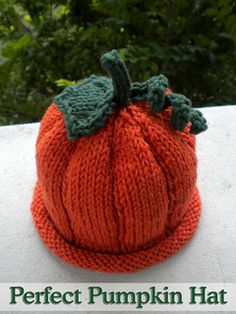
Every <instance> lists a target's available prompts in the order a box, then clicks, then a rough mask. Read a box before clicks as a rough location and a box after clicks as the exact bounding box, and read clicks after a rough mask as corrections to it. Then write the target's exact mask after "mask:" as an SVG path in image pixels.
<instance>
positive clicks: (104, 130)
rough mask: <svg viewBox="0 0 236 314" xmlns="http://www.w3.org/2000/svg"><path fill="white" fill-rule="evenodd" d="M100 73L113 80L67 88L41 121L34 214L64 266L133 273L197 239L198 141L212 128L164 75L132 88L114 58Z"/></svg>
mask: <svg viewBox="0 0 236 314" xmlns="http://www.w3.org/2000/svg"><path fill="white" fill-rule="evenodd" d="M101 65H102V67H103V68H104V69H105V70H106V71H107V72H108V74H109V77H110V78H108V77H106V76H95V75H91V76H90V77H89V78H86V79H84V80H83V81H82V82H79V83H78V84H76V85H71V86H68V87H67V88H65V90H64V91H62V93H61V94H59V95H58V96H56V97H55V100H54V102H53V103H52V104H51V105H50V106H49V108H48V110H47V111H46V113H45V115H44V117H43V119H42V121H41V124H40V130H39V135H38V138H37V143H36V163H37V176H38V180H37V183H36V186H35V189H34V195H33V201H32V205H31V211H32V215H33V220H34V223H35V226H36V228H37V230H38V232H39V234H40V236H41V238H42V240H43V241H44V243H45V244H46V245H47V246H48V248H49V249H50V250H51V251H52V252H54V253H55V254H56V255H58V256H59V257H60V258H62V259H63V260H65V261H66V262H69V263H71V264H73V265H75V266H78V267H81V268H85V269H91V270H99V271H106V272H132V271H137V270H139V269H142V268H144V267H146V266H149V265H152V264H155V263H158V262H160V261H162V260H164V259H166V258H167V257H169V256H170V255H172V254H174V253H176V252H177V251H178V250H179V249H180V248H181V247H182V246H183V245H184V244H185V243H186V242H187V241H188V240H190V239H191V238H192V236H193V234H194V232H195V230H196V228H197V225H198V221H199V216H200V211H201V202H200V196H199V192H198V190H197V187H196V178H197V159H196V152H195V134H198V133H200V132H202V131H205V130H206V129H207V124H206V120H205V119H204V117H203V116H202V114H201V112H200V111H198V110H195V109H193V108H192V107H191V101H190V100H189V99H188V98H186V97H185V96H183V95H180V94H176V93H173V92H172V91H171V90H170V88H169V85H168V80H167V79H166V77H165V76H164V75H159V76H154V77H152V78H150V79H149V80H147V81H145V82H143V83H139V82H134V83H132V82H131V80H130V77H129V73H128V70H127V68H126V66H125V64H124V62H123V61H122V60H121V59H120V57H119V55H118V53H117V52H116V51H115V50H113V51H111V52H109V53H106V54H104V55H103V56H102V57H101Z"/></svg>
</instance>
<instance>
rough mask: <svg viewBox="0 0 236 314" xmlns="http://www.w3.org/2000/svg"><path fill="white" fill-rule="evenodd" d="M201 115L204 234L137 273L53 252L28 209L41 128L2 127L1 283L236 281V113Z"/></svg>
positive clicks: (222, 111)
mask: <svg viewBox="0 0 236 314" xmlns="http://www.w3.org/2000/svg"><path fill="white" fill-rule="evenodd" d="M202 112H203V113H204V115H205V117H206V118H207V120H208V124H209V129H208V131H207V132H205V133H203V134H200V135H198V136H197V154H198V160H199V163H198V186H199V189H200V192H201V196H202V203H203V210H202V216H201V220H200V224H199V228H198V231H197V232H196V234H195V236H194V238H193V240H192V241H191V242H189V243H188V244H187V245H186V246H185V247H184V248H183V249H182V250H181V251H179V253H177V254H176V255H174V256H172V257H171V258H169V259H168V260H166V261H164V262H162V263H161V264H159V265H155V266H152V267H149V268H146V269H145V270H142V271H139V272H136V273H131V274H106V273H101V272H92V271H86V270H81V269H77V268H75V267H74V266H71V265H68V264H66V263H64V262H63V261H61V260H60V259H59V258H57V257H56V256H54V255H53V254H52V253H50V252H49V251H48V249H47V248H46V247H45V246H44V245H43V244H42V242H41V240H40V238H39V236H38V234H37V232H36V230H35V229H34V226H33V223H32V219H31V213H30V210H29V208H30V203H31V198H32V192H33V187H34V184H35V181H36V171H35V159H34V155H35V140H36V136H37V133H38V127H39V124H28V125H16V126H6V127H0V148H1V149H0V281H1V282H157V283H158V282H173V283H175V282H236V184H235V183H236V106H227V107H215V108H206V109H202ZM185 313H186V312H185Z"/></svg>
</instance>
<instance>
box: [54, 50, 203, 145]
mask: <svg viewBox="0 0 236 314" xmlns="http://www.w3.org/2000/svg"><path fill="white" fill-rule="evenodd" d="M100 61H101V65H102V67H103V68H104V69H105V70H106V71H107V72H108V74H109V75H110V77H111V80H110V79H108V78H107V77H104V76H95V75H91V76H90V77H89V78H87V79H85V80H84V81H83V82H82V83H79V84H76V85H70V86H68V87H66V88H65V89H64V90H63V91H62V93H61V94H59V95H57V96H56V97H55V103H56V104H57V106H58V108H59V110H60V111H61V112H62V113H63V114H64V120H65V126H66V128H67V132H68V138H69V139H71V140H76V139H78V138H80V137H82V136H87V135H91V134H93V133H94V132H96V131H97V130H99V129H100V128H102V127H103V126H104V125H105V123H106V121H107V119H108V117H109V116H110V115H112V114H113V113H114V111H115V110H116V109H117V108H119V107H124V106H128V105H129V104H130V103H134V102H137V101H147V102H148V103H149V105H150V108H151V110H152V111H153V112H161V111H163V110H165V109H166V108H167V107H169V106H172V107H173V110H172V117H171V119H172V125H173V127H174V128H175V129H177V130H179V131H183V130H184V129H185V127H186V125H187V124H188V122H191V126H190V132H191V133H193V134H198V133H200V132H203V131H205V130H206V129H207V122H206V119H205V118H204V117H203V115H202V113H201V112H200V111H198V110H195V109H193V108H192V107H191V106H192V104H191V101H190V100H189V99H188V98H187V97H185V96H184V95H181V94H176V93H171V92H170V93H168V94H166V90H167V89H168V87H169V86H168V80H167V78H166V77H165V76H164V75H162V74H161V75H158V76H154V77H152V78H150V79H149V80H147V81H145V82H143V83H139V82H134V83H132V84H131V81H130V77H129V73H128V70H127V68H126V66H125V64H124V62H123V61H122V60H121V58H120V57H119V55H118V53H117V51H116V50H112V51H111V52H109V53H105V54H104V55H103V56H102V57H101V59H100Z"/></svg>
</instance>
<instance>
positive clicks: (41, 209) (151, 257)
mask: <svg viewBox="0 0 236 314" xmlns="http://www.w3.org/2000/svg"><path fill="white" fill-rule="evenodd" d="M31 211H32V215H33V220H34V224H35V226H36V229H37V230H38V233H39V234H40V236H41V238H42V240H43V242H44V243H45V244H46V245H47V246H48V248H49V249H50V250H51V251H52V252H53V253H55V254H56V255H58V256H59V257H60V258H62V259H63V260H64V261H66V262H68V263H70V264H73V265H75V266H77V267H81V268H84V269H91V270H97V271H105V272H126V273H127V272H133V271H137V270H140V269H142V268H145V267H147V266H150V265H153V264H156V263H159V262H161V261H163V260H165V259H166V258H168V257H169V256H171V255H172V254H174V253H176V252H177V251H178V250H179V249H181V248H182V247H183V245H184V244H185V243H187V242H188V241H189V240H190V239H191V238H192V236H193V234H194V232H195V230H196V228H197V225H198V221H199V217H200V212H201V201H200V196H199V193H198V190H197V188H196V189H195V191H194V194H193V198H192V201H191V203H190V205H189V207H188V210H187V212H186V214H185V216H184V218H183V220H182V222H181V224H180V225H179V226H178V228H177V229H176V230H175V231H174V233H172V234H171V235H170V236H169V237H168V238H166V239H165V240H163V241H162V242H160V243H158V244H157V245H155V246H153V247H151V248H148V249H146V250H141V251H136V252H133V253H126V254H110V253H96V252H92V251H88V250H85V249H82V248H78V247H75V246H73V245H71V244H69V243H68V242H67V241H66V240H65V239H64V238H63V237H62V236H61V234H60V233H59V232H58V231H57V230H56V228H55V226H54V224H53V222H52V220H51V219H50V217H49V215H48V213H47V209H46V208H45V205H44V202H43V197H42V193H41V190H40V186H39V184H38V183H37V184H36V186H35V189H34V195H33V201H32V205H31Z"/></svg>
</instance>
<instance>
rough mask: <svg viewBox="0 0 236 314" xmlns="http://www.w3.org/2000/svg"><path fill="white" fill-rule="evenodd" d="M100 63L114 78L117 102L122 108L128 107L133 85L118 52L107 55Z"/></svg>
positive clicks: (114, 51) (113, 51)
mask: <svg viewBox="0 0 236 314" xmlns="http://www.w3.org/2000/svg"><path fill="white" fill-rule="evenodd" d="M100 61H101V65H102V67H103V68H104V69H105V70H106V71H107V72H108V74H109V75H110V76H111V78H112V84H113V88H114V97H115V101H116V102H117V103H118V105H121V106H126V105H128V103H129V94H130V86H131V84H130V77H129V72H128V70H127V68H126V66H125V63H124V62H123V61H122V60H121V58H120V57H119V55H118V53H117V51H116V50H112V51H111V52H107V53H105V54H104V55H103V56H102V57H101V59H100Z"/></svg>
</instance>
